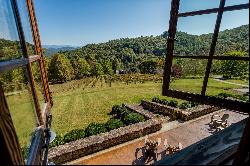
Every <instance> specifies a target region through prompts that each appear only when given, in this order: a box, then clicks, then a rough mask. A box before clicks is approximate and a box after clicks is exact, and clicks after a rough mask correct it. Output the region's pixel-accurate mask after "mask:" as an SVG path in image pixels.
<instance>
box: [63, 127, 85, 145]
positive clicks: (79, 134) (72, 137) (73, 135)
mask: <svg viewBox="0 0 250 166" xmlns="http://www.w3.org/2000/svg"><path fill="white" fill-rule="evenodd" d="M84 136H85V132H84V130H83V129H74V130H71V131H70V132H68V133H67V134H65V135H64V137H63V141H64V142H65V143H68V142H72V141H76V140H78V139H81V138H84Z"/></svg>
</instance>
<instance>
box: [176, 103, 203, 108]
mask: <svg viewBox="0 0 250 166" xmlns="http://www.w3.org/2000/svg"><path fill="white" fill-rule="evenodd" d="M198 105H199V104H198V103H195V102H184V103H181V104H180V105H179V106H178V107H179V108H180V109H187V108H192V107H196V106H198Z"/></svg>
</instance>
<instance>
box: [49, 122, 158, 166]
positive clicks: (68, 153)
mask: <svg viewBox="0 0 250 166" xmlns="http://www.w3.org/2000/svg"><path fill="white" fill-rule="evenodd" d="M161 128H162V123H161V122H160V121H158V120H156V119H150V120H147V121H145V122H141V123H137V124H133V125H129V126H126V127H121V128H119V129H116V130H112V131H110V132H107V133H102V134H99V135H95V136H91V137H87V138H83V139H80V140H77V141H74V142H70V143H67V144H65V145H61V146H58V147H54V148H51V149H49V161H53V162H54V163H55V164H62V163H65V162H68V161H72V160H75V159H78V158H80V157H83V156H86V155H89V154H92V153H95V152H98V151H100V150H104V149H107V148H109V147H112V146H115V145H118V144H121V143H124V142H127V141H130V140H133V139H136V138H139V137H143V136H145V135H148V134H150V133H154V132H156V131H158V130H160V129H161Z"/></svg>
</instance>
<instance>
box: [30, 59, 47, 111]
mask: <svg viewBox="0 0 250 166" xmlns="http://www.w3.org/2000/svg"><path fill="white" fill-rule="evenodd" d="M32 72H33V76H34V79H35V87H36V91H37V95H38V99H39V103H40V108H41V109H42V108H43V106H44V103H45V98H44V90H43V85H42V81H41V74H40V68H39V62H33V63H32Z"/></svg>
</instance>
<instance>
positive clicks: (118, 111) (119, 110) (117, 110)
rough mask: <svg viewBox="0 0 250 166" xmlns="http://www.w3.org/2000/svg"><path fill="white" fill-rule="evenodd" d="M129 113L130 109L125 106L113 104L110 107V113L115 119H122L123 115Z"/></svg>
mask: <svg viewBox="0 0 250 166" xmlns="http://www.w3.org/2000/svg"><path fill="white" fill-rule="evenodd" d="M130 113H131V111H129V110H128V109H127V108H126V107H124V106H119V105H115V106H113V107H112V111H111V112H110V115H113V116H114V117H115V118H116V119H124V117H125V116H126V115H128V114H130Z"/></svg>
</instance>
